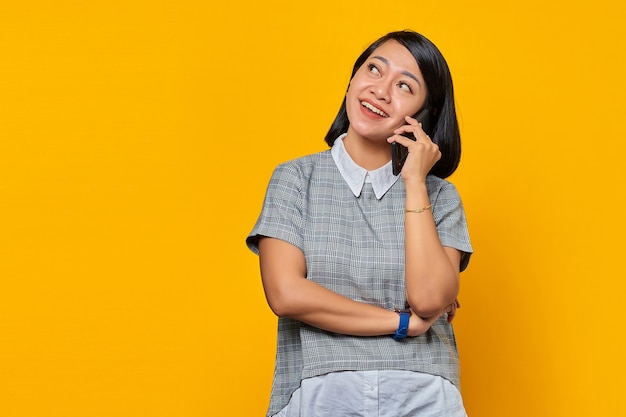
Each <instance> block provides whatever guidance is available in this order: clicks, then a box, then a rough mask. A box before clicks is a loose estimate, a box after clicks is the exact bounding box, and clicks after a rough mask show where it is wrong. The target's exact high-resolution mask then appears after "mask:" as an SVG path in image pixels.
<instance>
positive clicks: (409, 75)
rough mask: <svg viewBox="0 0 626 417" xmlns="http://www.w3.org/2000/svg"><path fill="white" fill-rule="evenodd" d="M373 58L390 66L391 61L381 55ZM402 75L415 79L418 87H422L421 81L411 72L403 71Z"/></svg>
mask: <svg viewBox="0 0 626 417" xmlns="http://www.w3.org/2000/svg"><path fill="white" fill-rule="evenodd" d="M372 58H373V59H378V60H379V61H382V62H384V63H385V64H386V65H389V60H387V58H385V57H382V56H379V55H374V56H373V57H372ZM402 74H403V75H406V76H407V77H409V78H412V79H414V80H415V82H416V83H417V84H418V85H420V86H421V85H422V83H421V82H420V80H419V79H418V78H417V77H416V76H415V75H414V74H412V73H410V72H408V71H402Z"/></svg>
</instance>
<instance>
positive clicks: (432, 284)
mask: <svg viewBox="0 0 626 417" xmlns="http://www.w3.org/2000/svg"><path fill="white" fill-rule="evenodd" d="M429 205H430V201H429V198H428V191H427V189H426V184H425V183H424V182H415V183H407V184H406V208H407V209H421V208H424V207H427V206H429ZM405 255H406V267H405V276H406V289H407V300H408V302H409V304H410V305H411V308H412V309H413V310H414V311H415V312H416V313H417V314H418V315H420V316H421V317H431V316H434V315H438V314H440V313H441V311H443V310H444V309H445V308H446V306H448V305H449V304H450V303H452V302H453V301H454V300H455V299H456V297H457V295H458V292H459V270H458V266H455V265H454V263H453V262H452V260H451V259H450V253H447V252H446V249H445V248H444V247H443V246H442V244H441V241H440V240H439V235H438V233H437V228H436V226H435V222H434V219H433V215H432V210H430V209H427V210H425V211H423V212H421V213H410V212H409V213H405Z"/></svg>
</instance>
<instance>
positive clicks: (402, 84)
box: [398, 83, 413, 93]
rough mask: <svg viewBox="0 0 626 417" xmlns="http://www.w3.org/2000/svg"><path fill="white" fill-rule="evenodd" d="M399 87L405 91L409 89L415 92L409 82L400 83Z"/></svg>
mask: <svg viewBox="0 0 626 417" xmlns="http://www.w3.org/2000/svg"><path fill="white" fill-rule="evenodd" d="M398 87H400V88H401V89H402V90H404V91H408V92H409V93H411V92H413V90H411V86H410V85H408V84H407V83H398Z"/></svg>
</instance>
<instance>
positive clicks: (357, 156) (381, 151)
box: [343, 129, 391, 171]
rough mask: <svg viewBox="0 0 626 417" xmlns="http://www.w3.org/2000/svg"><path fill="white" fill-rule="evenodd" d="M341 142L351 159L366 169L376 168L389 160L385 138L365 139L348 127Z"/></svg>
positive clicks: (388, 146)
mask: <svg viewBox="0 0 626 417" xmlns="http://www.w3.org/2000/svg"><path fill="white" fill-rule="evenodd" d="M343 144H344V146H345V147H346V151H347V152H348V154H349V155H350V157H351V158H352V160H353V161H354V162H355V163H356V164H357V165H359V166H360V167H363V168H365V169H366V170H368V171H373V170H375V169H378V168H380V167H382V166H383V165H385V164H386V163H387V162H389V161H390V160H391V146H390V145H389V144H388V143H387V141H386V140H383V141H382V142H381V141H376V140H372V139H366V138H363V137H360V136H359V135H357V134H355V133H354V132H351V131H350V129H348V134H347V135H346V137H345V138H344V139H343Z"/></svg>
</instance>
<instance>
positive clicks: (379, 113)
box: [361, 101, 389, 117]
mask: <svg viewBox="0 0 626 417" xmlns="http://www.w3.org/2000/svg"><path fill="white" fill-rule="evenodd" d="M361 106H363V107H365V108H366V109H369V110H371V111H372V112H374V113H376V114H378V115H379V116H382V117H389V116H388V115H387V113H385V112H384V111H382V110H380V109H379V108H377V107H374V106H372V105H371V104H369V103H368V102H367V101H362V102H361Z"/></svg>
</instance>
